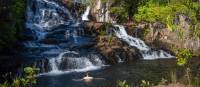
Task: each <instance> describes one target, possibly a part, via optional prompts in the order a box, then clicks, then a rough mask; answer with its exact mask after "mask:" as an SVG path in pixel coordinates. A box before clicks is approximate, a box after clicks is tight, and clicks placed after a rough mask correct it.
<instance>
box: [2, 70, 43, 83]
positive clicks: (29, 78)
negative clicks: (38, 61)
mask: <svg viewBox="0 0 200 87" xmlns="http://www.w3.org/2000/svg"><path fill="white" fill-rule="evenodd" d="M38 70H39V69H37V68H31V67H26V68H24V77H16V78H14V79H13V81H12V83H9V82H8V81H5V82H4V83H3V84H0V87H33V85H35V84H36V78H35V77H36V76H35V75H36V73H37V71H38Z"/></svg>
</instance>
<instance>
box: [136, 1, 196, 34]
mask: <svg viewBox="0 0 200 87" xmlns="http://www.w3.org/2000/svg"><path fill="white" fill-rule="evenodd" d="M198 9H199V6H198V2H192V1H190V2H189V1H188V0H181V1H180V0H149V1H148V2H146V4H145V5H141V6H139V8H138V13H137V14H135V15H134V18H135V19H136V21H138V22H140V21H147V22H156V21H160V22H163V23H165V24H166V25H167V27H168V28H169V29H171V30H172V31H173V30H174V29H175V28H177V26H176V25H174V19H175V17H176V15H178V14H184V15H187V16H188V17H189V18H190V19H192V22H193V23H196V22H197V18H196V17H197V15H198V13H197V12H198Z"/></svg>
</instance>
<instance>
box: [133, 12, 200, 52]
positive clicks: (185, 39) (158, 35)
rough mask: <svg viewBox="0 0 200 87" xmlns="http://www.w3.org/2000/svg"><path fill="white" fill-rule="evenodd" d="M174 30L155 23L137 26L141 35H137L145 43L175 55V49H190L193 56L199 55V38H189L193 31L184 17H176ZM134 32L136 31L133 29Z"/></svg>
mask: <svg viewBox="0 0 200 87" xmlns="http://www.w3.org/2000/svg"><path fill="white" fill-rule="evenodd" d="M176 20H177V22H178V23H177V26H179V27H178V28H177V29H176V30H174V31H171V30H170V29H168V28H166V25H164V24H162V23H159V22H156V23H153V24H150V23H143V24H139V25H138V28H139V30H140V31H143V32H142V33H139V36H140V38H143V39H144V40H145V42H146V43H148V44H149V45H151V46H153V47H155V48H162V49H165V50H170V51H172V52H174V53H176V49H181V48H187V49H190V50H191V51H192V52H193V54H194V55H195V56H199V55H200V53H199V51H200V38H198V37H197V36H191V35H192V34H193V31H192V29H191V27H190V25H191V22H190V20H189V19H188V18H187V17H186V16H184V15H182V14H181V15H178V17H177V19H176ZM135 31H136V29H135ZM136 32H137V31H136Z"/></svg>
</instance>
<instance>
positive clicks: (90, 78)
mask: <svg viewBox="0 0 200 87" xmlns="http://www.w3.org/2000/svg"><path fill="white" fill-rule="evenodd" d="M72 80H73V81H86V82H90V81H92V80H105V79H104V78H94V77H91V76H89V72H87V73H86V76H85V77H83V78H82V79H72Z"/></svg>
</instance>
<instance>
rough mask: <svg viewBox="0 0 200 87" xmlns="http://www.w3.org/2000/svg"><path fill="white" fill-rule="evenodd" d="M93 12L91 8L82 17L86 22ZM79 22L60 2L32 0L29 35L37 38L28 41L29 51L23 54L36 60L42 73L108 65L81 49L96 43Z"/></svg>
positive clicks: (28, 13) (29, 11)
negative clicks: (85, 45)
mask: <svg viewBox="0 0 200 87" xmlns="http://www.w3.org/2000/svg"><path fill="white" fill-rule="evenodd" d="M75 1H80V0H75ZM89 12H90V6H88V7H87V9H86V11H85V13H84V14H83V16H82V19H83V20H84V21H87V20H89V19H88V15H89ZM77 19H79V18H76V19H75V18H74V17H73V16H72V15H71V13H70V11H69V10H68V9H67V8H66V7H65V6H64V5H63V4H61V3H60V2H59V0H28V1H27V14H26V20H27V21H26V28H27V29H26V30H27V31H28V34H27V35H30V36H31V37H33V38H31V39H29V40H27V41H25V42H24V46H25V48H26V49H25V51H24V53H23V55H25V56H26V57H27V59H28V58H30V60H36V64H37V66H38V67H40V68H41V70H42V71H44V72H41V73H47V74H48V73H53V74H59V73H63V72H64V73H65V72H83V71H89V70H95V69H99V68H101V67H102V66H104V61H103V59H102V56H101V55H99V54H98V53H95V52H91V51H90V50H88V49H86V48H81V47H82V46H84V44H88V43H90V44H91V43H93V39H92V38H91V37H89V36H86V35H84V27H83V26H82V25H83V24H82V22H75V21H74V20H77ZM68 50H70V51H68ZM73 50H76V51H73ZM81 50H84V51H81ZM85 50H87V51H86V52H85ZM83 52H84V53H83ZM41 61H42V63H41Z"/></svg>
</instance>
